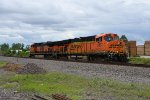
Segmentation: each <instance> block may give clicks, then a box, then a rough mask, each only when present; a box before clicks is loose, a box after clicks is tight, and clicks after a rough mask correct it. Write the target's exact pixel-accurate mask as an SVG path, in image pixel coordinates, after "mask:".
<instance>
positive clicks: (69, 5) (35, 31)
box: [0, 0, 150, 44]
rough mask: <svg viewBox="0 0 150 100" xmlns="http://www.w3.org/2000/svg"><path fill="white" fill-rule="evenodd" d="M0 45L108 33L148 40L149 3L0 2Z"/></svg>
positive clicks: (111, 0) (90, 0)
mask: <svg viewBox="0 0 150 100" xmlns="http://www.w3.org/2000/svg"><path fill="white" fill-rule="evenodd" d="M0 13H1V14H0V40H1V41H0V43H4V42H8V43H13V42H21V43H25V44H31V43H34V42H42V41H55V40H63V39H68V38H74V37H80V36H89V35H94V34H99V33H105V32H112V33H117V34H119V35H122V34H125V35H127V37H128V38H129V40H137V41H138V44H142V43H143V41H145V40H149V39H150V34H149V33H150V30H149V24H150V18H149V16H150V2H149V0H136V1H135V0H108V1H106V0H100V1H97V0H82V1H81V0H21V1H20V0H1V1H0Z"/></svg>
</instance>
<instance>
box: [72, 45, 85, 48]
mask: <svg viewBox="0 0 150 100" xmlns="http://www.w3.org/2000/svg"><path fill="white" fill-rule="evenodd" d="M71 48H72V49H76V48H82V46H81V45H71Z"/></svg>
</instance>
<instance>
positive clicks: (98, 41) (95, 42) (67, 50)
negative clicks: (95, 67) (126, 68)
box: [30, 33, 128, 61]
mask: <svg viewBox="0 0 150 100" xmlns="http://www.w3.org/2000/svg"><path fill="white" fill-rule="evenodd" d="M36 55H43V56H44V58H55V59H59V58H61V57H63V58H67V59H71V58H74V59H76V60H77V59H83V58H85V59H88V60H89V61H93V60H97V59H107V60H116V61H126V60H127V55H128V52H127V49H126V45H125V43H124V42H123V41H122V40H120V39H119V36H118V35H117V34H113V33H106V34H98V35H94V36H88V37H80V38H74V39H68V40H62V41H55V42H49V41H48V42H42V43H34V44H32V45H31V48H30V57H35V56H36Z"/></svg>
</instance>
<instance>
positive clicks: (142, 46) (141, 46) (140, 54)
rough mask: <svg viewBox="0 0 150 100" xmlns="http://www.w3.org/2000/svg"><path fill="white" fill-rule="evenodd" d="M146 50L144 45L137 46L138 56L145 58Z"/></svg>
mask: <svg viewBox="0 0 150 100" xmlns="http://www.w3.org/2000/svg"><path fill="white" fill-rule="evenodd" d="M144 49H145V48H144V45H138V46H137V55H139V56H143V55H144V52H145V50H144Z"/></svg>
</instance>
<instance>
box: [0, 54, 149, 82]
mask: <svg viewBox="0 0 150 100" xmlns="http://www.w3.org/2000/svg"><path fill="white" fill-rule="evenodd" d="M0 61H7V62H12V63H18V64H22V65H26V64H28V63H34V64H36V65H38V66H39V67H42V68H43V69H45V70H46V71H48V72H51V71H60V72H64V73H72V74H77V75H81V76H86V77H100V78H101V77H107V78H113V79H117V80H120V81H125V82H135V83H146V84H150V68H142V67H130V66H119V65H105V64H92V63H79V62H65V61H54V60H42V59H26V58H15V57H3V56H0Z"/></svg>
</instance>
